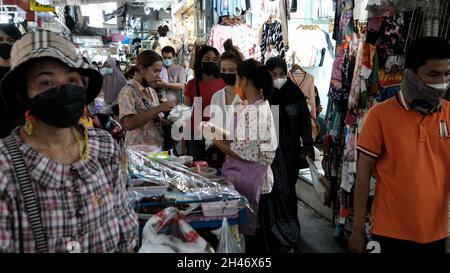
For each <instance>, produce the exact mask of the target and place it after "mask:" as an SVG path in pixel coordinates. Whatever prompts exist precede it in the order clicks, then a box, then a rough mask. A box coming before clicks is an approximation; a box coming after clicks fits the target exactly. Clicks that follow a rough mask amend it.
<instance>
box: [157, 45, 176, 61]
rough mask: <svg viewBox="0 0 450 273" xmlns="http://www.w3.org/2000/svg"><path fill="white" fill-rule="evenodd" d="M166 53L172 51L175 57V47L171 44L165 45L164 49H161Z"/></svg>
mask: <svg viewBox="0 0 450 273" xmlns="http://www.w3.org/2000/svg"><path fill="white" fill-rule="evenodd" d="M164 53H172V56H173V57H174V58H175V54H176V53H175V48H173V47H171V46H165V47H163V49H162V50H161V54H164Z"/></svg>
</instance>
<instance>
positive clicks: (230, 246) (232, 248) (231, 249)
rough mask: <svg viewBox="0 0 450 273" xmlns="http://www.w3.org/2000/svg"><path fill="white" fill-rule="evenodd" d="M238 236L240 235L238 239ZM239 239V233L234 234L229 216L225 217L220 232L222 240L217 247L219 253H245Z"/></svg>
mask: <svg viewBox="0 0 450 273" xmlns="http://www.w3.org/2000/svg"><path fill="white" fill-rule="evenodd" d="M236 236H237V237H238V238H237V239H236V238H235V237H236ZM237 240H239V234H233V232H232V228H231V227H230V224H229V223H228V219H227V217H224V218H223V220H222V228H221V232H220V241H219V246H218V247H217V253H244V251H243V249H242V247H241V245H240V244H239V242H238V241H237Z"/></svg>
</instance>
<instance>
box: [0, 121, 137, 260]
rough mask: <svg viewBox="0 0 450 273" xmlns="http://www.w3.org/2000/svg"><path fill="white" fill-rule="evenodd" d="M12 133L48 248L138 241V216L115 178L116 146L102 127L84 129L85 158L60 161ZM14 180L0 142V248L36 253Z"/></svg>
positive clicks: (124, 245) (111, 247)
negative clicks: (87, 147)
mask: <svg viewBox="0 0 450 273" xmlns="http://www.w3.org/2000/svg"><path fill="white" fill-rule="evenodd" d="M12 136H13V137H14V139H15V140H16V142H17V144H18V146H19V150H20V152H21V153H22V155H23V157H24V161H25V165H26V166H27V169H28V172H29V175H30V178H31V180H32V185H33V190H34V192H35V193H36V195H37V199H38V200H39V208H40V215H41V218H42V224H43V227H44V231H45V236H46V238H47V244H48V251H49V252H59V251H65V250H66V248H67V245H68V243H69V242H71V241H76V242H78V243H79V244H80V245H81V252H128V251H132V250H133V248H134V247H135V246H136V243H137V239H138V238H137V234H138V223H137V216H136V214H135V213H134V212H133V210H132V208H131V207H130V206H129V203H128V202H127V192H126V190H125V183H123V181H122V180H121V179H120V177H121V176H120V167H119V149H118V146H117V144H116V143H115V142H114V140H113V139H112V137H111V136H110V135H109V134H108V133H106V132H103V131H100V130H96V129H92V130H89V145H90V159H89V160H88V161H78V162H76V163H74V164H72V165H62V164H59V163H57V162H55V161H52V160H51V159H49V158H47V157H44V156H42V155H41V154H39V153H38V152H37V151H36V150H35V149H33V148H32V147H31V146H29V145H28V144H26V143H24V142H23V141H22V139H21V138H20V136H19V134H18V129H16V130H14V131H13V133H12ZM19 192H20V191H19V189H18V185H16V184H15V182H14V179H13V172H12V169H11V155H10V154H9V153H8V151H7V149H6V147H5V143H4V140H1V141H0V252H19V251H20V248H21V247H20V242H19V238H23V241H22V244H23V246H22V247H23V250H24V252H36V251H37V250H36V244H35V238H33V232H32V230H31V226H30V223H29V220H28V219H29V217H28V215H27V214H26V213H25V204H24V200H23V199H24V198H23V196H21V194H19Z"/></svg>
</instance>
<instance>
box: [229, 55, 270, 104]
mask: <svg viewBox="0 0 450 273" xmlns="http://www.w3.org/2000/svg"><path fill="white" fill-rule="evenodd" d="M237 74H238V75H239V77H240V78H246V79H247V80H249V81H251V82H252V83H253V85H254V86H255V87H256V88H257V89H259V90H261V89H262V93H263V96H264V99H269V98H270V97H271V96H272V93H273V78H272V74H270V72H269V69H268V68H267V66H265V65H263V64H261V63H260V62H258V61H256V60H254V59H250V60H245V61H243V62H240V63H239V64H238V68H237Z"/></svg>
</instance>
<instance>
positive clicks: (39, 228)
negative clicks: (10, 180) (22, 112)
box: [5, 135, 48, 253]
mask: <svg viewBox="0 0 450 273" xmlns="http://www.w3.org/2000/svg"><path fill="white" fill-rule="evenodd" d="M5 145H6V148H7V149H8V151H9V154H10V155H11V159H12V170H13V176H14V180H15V182H16V183H18V184H19V188H20V191H21V193H22V196H23V201H24V203H25V210H26V212H27V215H28V220H29V221H30V225H31V230H32V231H33V237H34V240H35V244H36V252H39V253H46V252H48V245H47V236H46V235H45V232H44V227H43V225H42V219H41V210H40V207H39V200H38V198H37V196H36V194H35V192H34V190H33V186H32V185H31V178H30V175H29V174H28V170H27V168H26V166H25V162H24V160H23V156H22V153H21V152H20V150H19V146H18V145H17V143H16V139H15V138H14V137H13V136H12V135H9V136H8V137H7V138H6V139H5ZM18 213H19V214H20V211H19V212H18ZM19 224H20V225H21V223H19ZM19 233H20V235H19V237H20V238H19V241H20V242H19V244H20V252H21V253H23V252H24V247H23V236H22V230H20V231H19Z"/></svg>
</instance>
